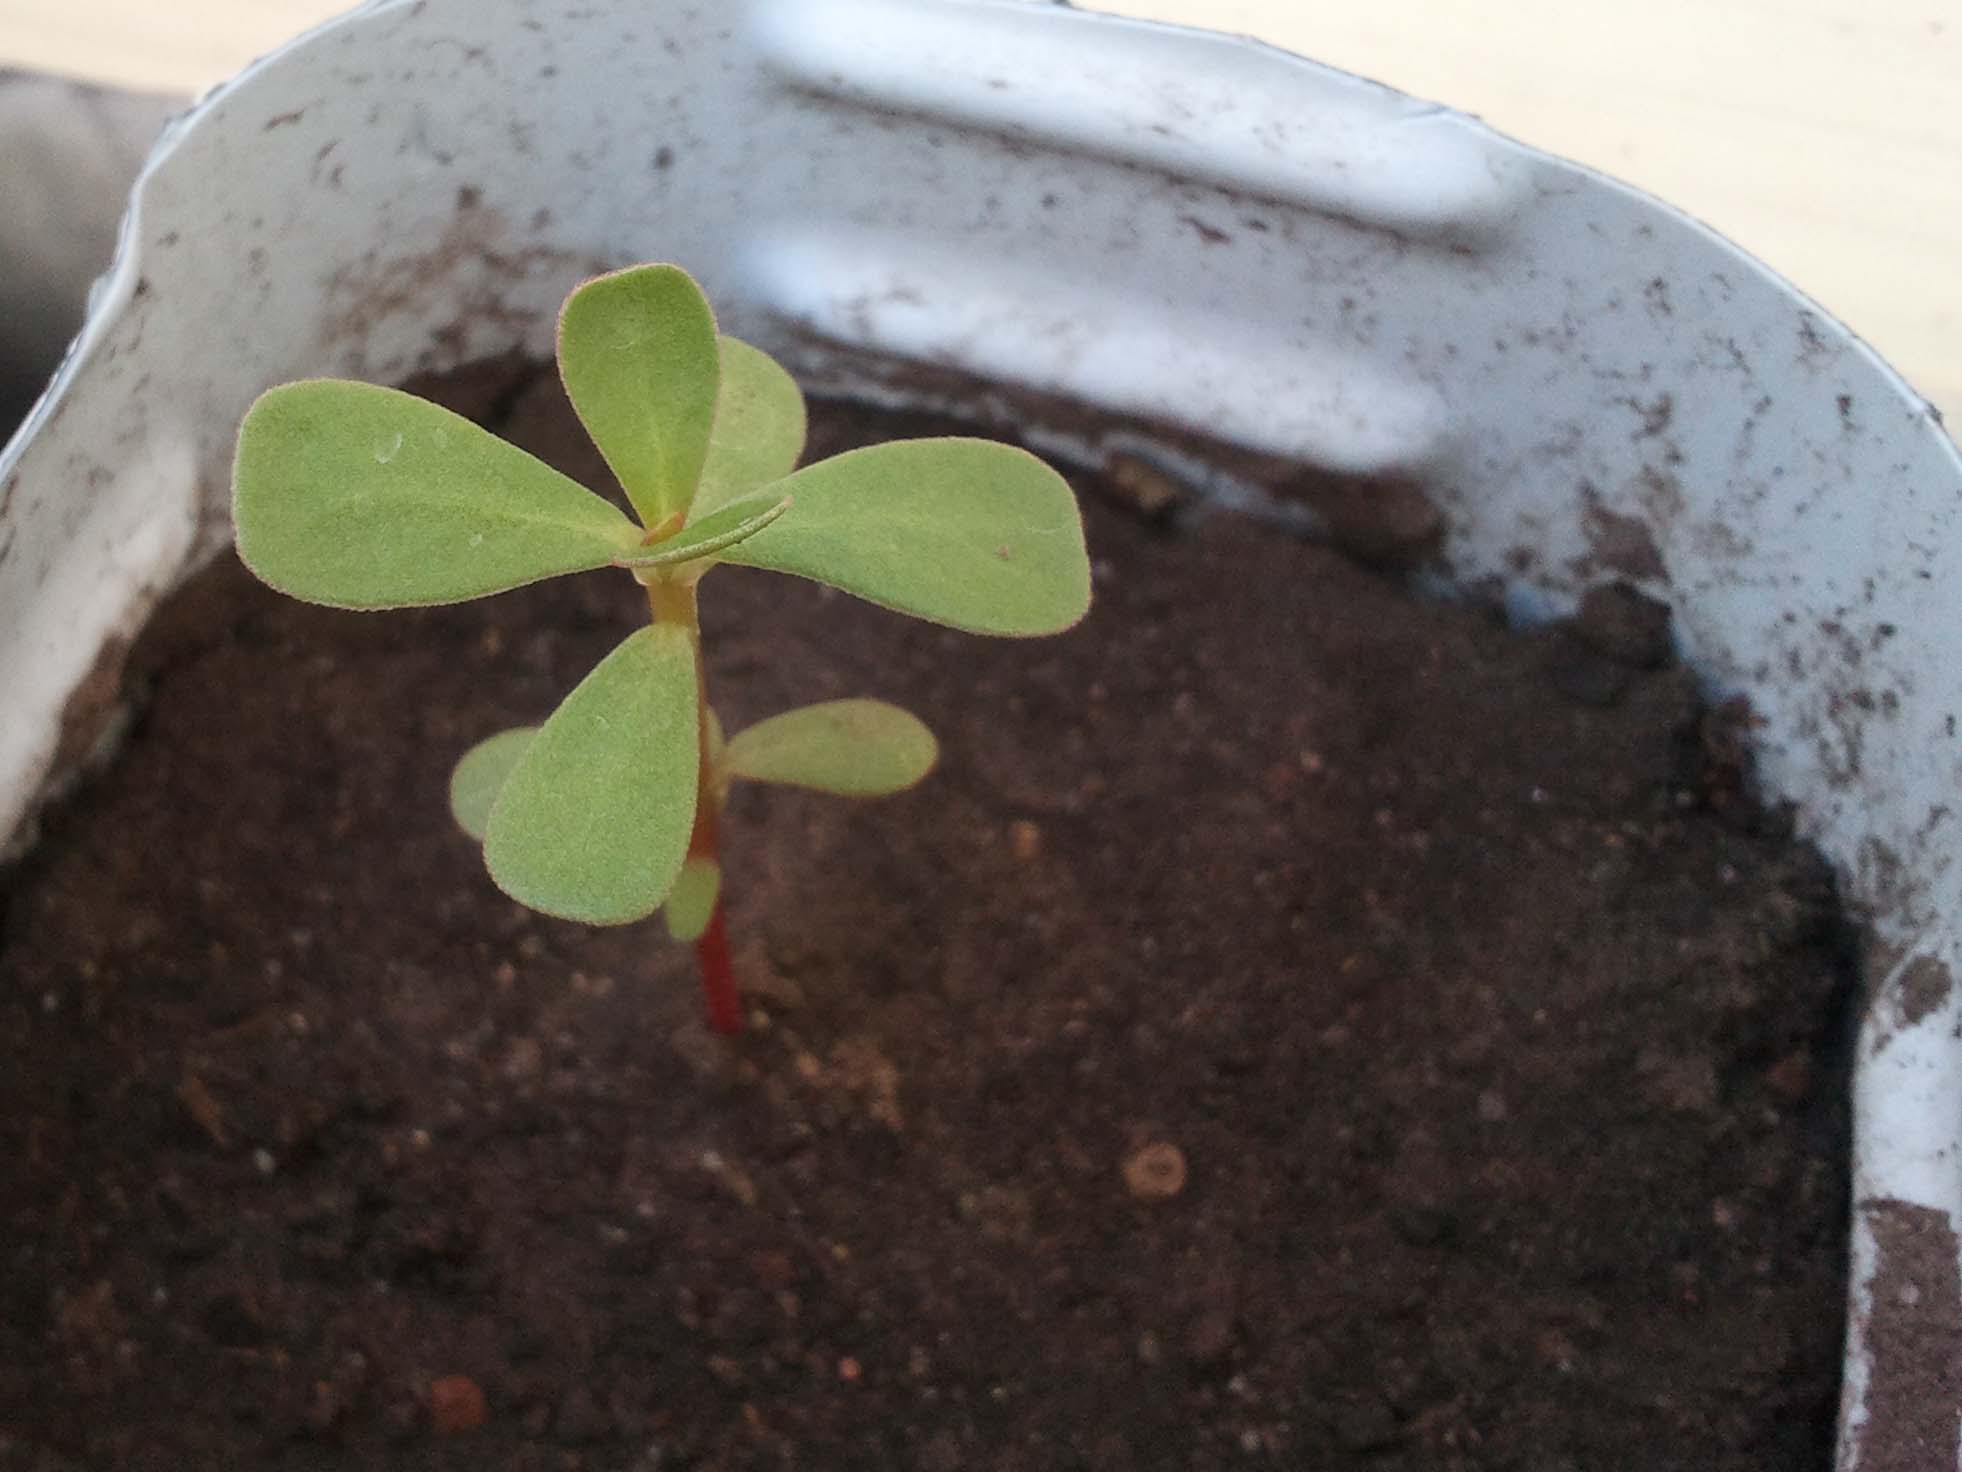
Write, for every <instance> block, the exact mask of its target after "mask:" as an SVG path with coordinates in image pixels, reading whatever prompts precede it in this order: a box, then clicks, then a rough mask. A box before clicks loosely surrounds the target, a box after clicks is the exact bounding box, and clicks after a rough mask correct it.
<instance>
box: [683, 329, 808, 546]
mask: <svg viewBox="0 0 1962 1472" xmlns="http://www.w3.org/2000/svg"><path fill="white" fill-rule="evenodd" d="M717 345H718V347H719V349H720V358H721V365H722V386H721V390H720V392H719V393H718V395H717V397H716V401H715V427H714V429H713V430H712V431H711V432H710V434H709V448H708V461H707V463H706V464H704V465H703V466H702V479H701V484H700V485H699V486H697V487H696V488H695V502H694V505H693V506H692V507H691V508H690V510H689V513H688V515H689V519H690V520H691V521H695V520H699V519H700V518H702V517H705V516H707V515H709V514H710V513H711V512H715V511H719V510H721V509H722V508H723V507H724V506H726V505H728V504H729V503H730V502H731V501H733V500H735V499H736V498H737V497H738V496H747V495H748V494H749V493H750V492H751V491H754V490H756V489H757V488H758V487H761V486H766V485H768V484H769V483H770V482H771V481H773V480H781V479H782V478H783V477H784V476H786V475H788V474H790V472H791V471H792V470H794V469H796V468H797V461H798V458H799V457H800V456H801V455H802V454H803V453H804V433H805V412H804V395H803V394H802V392H800V391H799V389H798V387H797V380H796V379H794V378H792V377H791V376H790V375H789V374H788V373H786V372H784V370H783V368H782V367H781V366H780V365H779V364H778V362H777V360H776V359H775V358H772V357H771V356H770V355H769V354H768V353H766V352H763V351H762V350H761V349H760V348H753V347H751V346H750V345H749V344H748V343H746V342H738V341H737V340H736V339H735V338H733V337H724V338H722V339H720V340H719V342H718V344H717Z"/></svg>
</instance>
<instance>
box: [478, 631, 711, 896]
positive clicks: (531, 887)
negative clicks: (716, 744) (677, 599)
mask: <svg viewBox="0 0 1962 1472" xmlns="http://www.w3.org/2000/svg"><path fill="white" fill-rule="evenodd" d="M696 692H697V684H696V678H695V655H694V650H693V648H692V646H691V644H690V641H689V637H688V633H687V631H686V630H685V629H683V628H682V627H680V626H679V625H677V624H667V623H663V624H653V625H650V626H649V627H647V628H643V629H639V630H637V631H636V632H634V633H632V634H629V635H628V636H627V638H626V639H625V640H623V641H622V642H621V643H620V644H619V646H618V647H616V648H615V649H614V651H613V652H612V653H611V654H609V655H607V657H606V658H605V659H603V660H601V661H600V663H599V665H598V666H597V667H596V668H595V669H594V670H593V672H592V673H591V674H589V675H588V676H586V678H585V679H584V680H582V681H581V682H580V683H579V684H578V685H577V686H576V687H575V688H574V689H573V691H572V693H571V694H570V695H568V696H566V698H565V700H564V702H563V703H561V704H560V706H559V708H558V709H557V710H556V711H554V712H553V713H552V715H551V717H550V718H549V719H548V720H547V721H546V722H545V724H544V725H543V726H541V727H540V728H539V730H538V734H537V736H536V737H535V738H534V739H533V741H532V743H531V745H530V746H529V747H528V748H526V750H525V752H524V754H523V755H522V756H520V757H519V759H518V762H517V764H516V765H515V766H514V767H513V768H512V770H511V775H510V776H509V777H508V778H507V779H506V780H505V783H504V787H503V790H502V791H501V792H499V793H498V796H497V801H496V803H495V804H494V805H493V806H492V807H491V811H490V820H489V823H488V826H487V829H486V832H485V836H484V859H485V862H486V863H488V864H489V866H490V872H491V878H492V879H494V880H496V881H497V884H498V887H499V888H500V889H502V890H503V891H504V892H505V893H506V894H508V895H510V896H511V898H513V899H515V900H517V901H518V902H519V903H521V904H525V905H529V906H530V907H531V908H532V909H534V910H542V911H544V912H545V913H546V914H548V915H558V916H560V917H562V918H564V919H567V920H583V921H585V922H587V923H588V924H591V925H621V924H625V923H626V922H628V921H630V920H639V919H643V918H645V917H646V916H648V915H651V914H653V913H654V911H655V910H656V909H657V908H658V907H659V906H660V904H661V901H662V900H663V899H665V898H666V897H667V893H668V890H669V888H670V887H671V886H672V885H673V884H674V880H675V876H676V875H677V874H678V873H679V872H680V870H681V865H682V860H683V859H684V858H686V857H687V853H688V840H689V835H690V833H691V832H692V830H693V828H694V824H695V796H696V787H697V779H698V777H699V775H700V754H699V731H700V726H699V723H698V722H699V718H698V716H697V714H696V712H697V693H696Z"/></svg>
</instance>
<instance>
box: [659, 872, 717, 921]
mask: <svg viewBox="0 0 1962 1472" xmlns="http://www.w3.org/2000/svg"><path fill="white" fill-rule="evenodd" d="M721 894H722V866H721V865H720V864H718V863H716V861H715V860H714V859H690V860H689V861H688V862H687V863H685V864H683V865H682V866H681V873H680V874H678V875H676V876H675V881H674V888H673V889H671V890H669V891H668V902H667V905H666V908H665V911H664V913H665V914H666V917H667V922H668V934H669V935H671V936H673V937H674V938H675V939H676V940H679V941H696V940H700V939H701V938H702V932H703V931H705V930H707V929H708V927H709V921H711V920H713V919H714V918H715V902H716V900H717V899H719V898H720V897H721Z"/></svg>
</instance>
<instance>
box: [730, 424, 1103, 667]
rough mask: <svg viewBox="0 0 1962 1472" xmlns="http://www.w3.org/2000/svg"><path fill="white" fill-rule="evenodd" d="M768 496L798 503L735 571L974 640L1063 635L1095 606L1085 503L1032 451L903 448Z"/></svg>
mask: <svg viewBox="0 0 1962 1472" xmlns="http://www.w3.org/2000/svg"><path fill="white" fill-rule="evenodd" d="M770 489H772V490H776V491H781V492H784V493H787V494H790V495H794V496H795V497H796V498H797V504H796V506H795V507H794V508H793V509H792V510H791V512H790V514H789V515H787V516H785V517H784V518H783V519H782V520H780V521H778V522H776V523H775V524H774V525H771V526H768V527H765V528H764V529H763V530H762V531H760V532H758V533H757V534H756V535H755V536H753V537H751V538H750V539H749V540H748V541H746V542H743V543H741V544H740V545H739V546H736V547H732V548H730V549H729V550H728V551H726V552H724V553H723V554H722V555H723V560H724V561H726V562H734V563H740V564H742V565H743V566H745V567H765V568H771V569H773V570H775V571H777V572H788V573H795V574H797V575H798V576H800V577H807V578H812V579H814V580H816V581H817V582H820V583H829V584H830V585H831V586H832V587H835V588H839V589H842V590H843V591H844V592H847V593H853V594H856V595H857V596H858V597H860V598H864V599H867V600H868V601H870V602H873V603H878V604H881V605H883V606H885V607H887V608H891V609H895V610H897V611H898V612H900V613H910V614H912V615H913V616H914V617H915V618H924V619H930V620H932V621H933V622H935V623H941V624H947V625H950V626H951V627H953V628H956V629H965V630H967V631H968V632H970V633H976V634H1005V635H1032V634H1054V633H1058V632H1060V631H1062V630H1063V629H1067V628H1068V627H1070V625H1072V624H1074V623H1075V622H1076V621H1077V620H1078V619H1080V618H1082V617H1083V615H1084V613H1085V612H1086V611H1087V610H1088V609H1089V607H1090V559H1089V556H1088V554H1087V553H1086V552H1085V550H1084V546H1083V520H1082V517H1081V516H1080V515H1079V514H1078V512H1077V507H1076V497H1075V496H1074V495H1073V494H1072V493H1071V491H1070V488H1069V485H1068V484H1067V483H1066V482H1065V481H1064V480H1063V478H1062V477H1061V476H1060V475H1058V474H1056V472H1055V471H1053V470H1051V469H1050V468H1049V467H1048V466H1047V465H1045V464H1043V463H1042V461H1040V460H1038V459H1037V458H1036V457H1035V456H1033V455H1031V454H1029V453H1028V452H1027V451H1025V450H1018V449H1015V448H1014V447H1012V446H1009V445H1003V444H997V443H995V442H994V441H992V440H977V439H963V438H946V439H919V440H896V441H894V442H892V443H890V444H883V445H872V446H869V447H868V448H866V449H862V450H850V451H847V452H846V453H845V454H842V455H836V456H833V457H832V458H831V459H829V460H821V461H819V462H818V463H817V464H815V465H807V466H805V467H804V468H803V469H802V470H799V471H797V472H796V473H795V474H792V475H788V476H785V477H784V478H783V479H782V480H780V481H777V482H776V483H775V484H774V485H773V486H771V487H770Z"/></svg>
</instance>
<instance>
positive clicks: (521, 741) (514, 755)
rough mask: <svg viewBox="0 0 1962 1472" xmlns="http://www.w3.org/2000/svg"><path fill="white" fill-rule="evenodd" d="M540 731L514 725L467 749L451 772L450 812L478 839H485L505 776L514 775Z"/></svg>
mask: <svg viewBox="0 0 1962 1472" xmlns="http://www.w3.org/2000/svg"><path fill="white" fill-rule="evenodd" d="M537 734H538V727H536V726H514V727H512V728H511V729H510V730H509V731H499V732H498V733H497V734H496V735H495V736H492V737H490V738H489V739H488V740H484V741H479V742H478V743H477V744H476V745H475V746H473V747H471V748H470V750H468V751H466V752H465V753H464V754H463V758H462V760H461V761H459V762H458V763H457V764H456V770H455V771H453V772H451V773H450V812H451V814H452V815H453V816H454V817H455V818H456V821H457V826H458V827H460V828H462V829H463V831H464V832H465V833H468V834H469V835H470V836H471V837H472V838H474V839H476V840H477V842H479V843H482V842H483V841H484V829H485V828H486V827H487V826H488V825H489V823H490V813H491V804H493V803H495V802H496V801H497V794H498V793H500V792H502V791H503V790H504V780H505V778H507V777H509V776H510V775H511V769H512V768H513V767H515V766H516V765H517V764H518V758H519V757H521V756H523V755H524V754H525V748H526V747H528V746H530V745H531V738H532V737H534V736H536V735H537Z"/></svg>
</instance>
